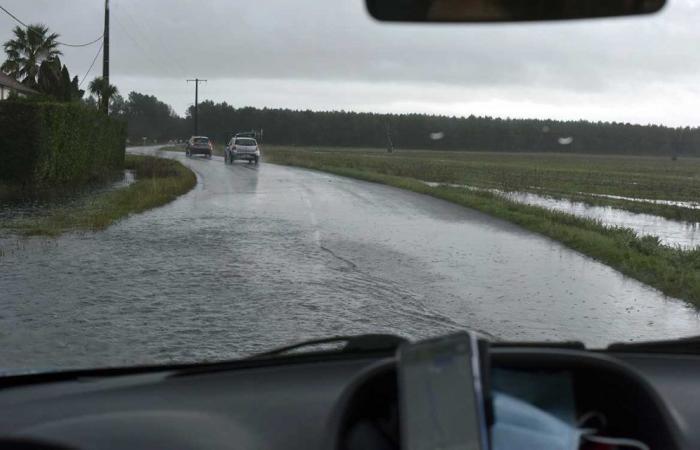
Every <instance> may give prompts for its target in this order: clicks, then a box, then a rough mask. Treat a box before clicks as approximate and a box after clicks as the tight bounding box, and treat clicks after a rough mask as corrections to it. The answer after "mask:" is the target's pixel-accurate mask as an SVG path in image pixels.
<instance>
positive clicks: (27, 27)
mask: <svg viewBox="0 0 700 450" xmlns="http://www.w3.org/2000/svg"><path fill="white" fill-rule="evenodd" d="M0 9H1V10H3V11H4V12H5V13H6V14H7V15H8V16H10V17H12V18H13V19H14V20H15V21H16V22H17V23H19V24H20V25H22V26H23V27H24V28H26V29H27V31H34V30H32V29H31V28H29V25H27V24H26V23H24V22H22V21H21V20H19V19H18V18H17V16H15V15H14V14H12V13H11V12H10V11H8V10H7V9H5V8H4V7H3V6H2V5H0ZM35 33H36V32H35ZM103 36H104V34H102V35H100V37H98V38H97V39H95V40H93V41H90V42H86V43H84V44H67V43H65V42H61V41H56V43H57V44H59V45H65V46H66V47H87V46H88V45H92V44H94V43H96V42H97V41H99V40H100V39H102V37H103Z"/></svg>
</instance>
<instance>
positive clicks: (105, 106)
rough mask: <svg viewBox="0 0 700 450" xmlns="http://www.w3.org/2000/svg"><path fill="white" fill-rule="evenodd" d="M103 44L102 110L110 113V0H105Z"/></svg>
mask: <svg viewBox="0 0 700 450" xmlns="http://www.w3.org/2000/svg"><path fill="white" fill-rule="evenodd" d="M102 44H103V45H102V81H104V92H103V93H102V112H103V113H105V114H109V98H107V96H106V95H105V94H106V93H107V91H108V90H109V0H105V30H104V37H103V41H102Z"/></svg>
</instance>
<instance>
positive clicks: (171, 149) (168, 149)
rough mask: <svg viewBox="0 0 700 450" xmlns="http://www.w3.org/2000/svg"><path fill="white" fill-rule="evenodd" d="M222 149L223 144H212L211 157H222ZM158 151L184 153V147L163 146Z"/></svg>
mask: <svg viewBox="0 0 700 450" xmlns="http://www.w3.org/2000/svg"><path fill="white" fill-rule="evenodd" d="M224 147H226V146H225V145H223V144H214V151H213V152H212V154H213V155H216V156H224ZM158 150H162V151H164V152H182V153H185V146H184V144H183V145H165V146H163V147H160V148H159V149H158Z"/></svg>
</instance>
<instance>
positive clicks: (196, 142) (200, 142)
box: [194, 138, 209, 144]
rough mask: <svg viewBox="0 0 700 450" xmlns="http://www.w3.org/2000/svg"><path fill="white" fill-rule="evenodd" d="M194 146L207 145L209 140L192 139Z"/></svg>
mask: <svg viewBox="0 0 700 450" xmlns="http://www.w3.org/2000/svg"><path fill="white" fill-rule="evenodd" d="M194 143H195V144H208V143H209V138H194Z"/></svg>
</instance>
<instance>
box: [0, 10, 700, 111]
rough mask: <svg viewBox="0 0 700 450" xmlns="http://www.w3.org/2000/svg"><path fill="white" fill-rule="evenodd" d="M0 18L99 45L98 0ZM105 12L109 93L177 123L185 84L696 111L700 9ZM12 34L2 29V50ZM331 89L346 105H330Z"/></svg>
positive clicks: (326, 103)
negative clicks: (616, 14)
mask: <svg viewBox="0 0 700 450" xmlns="http://www.w3.org/2000/svg"><path fill="white" fill-rule="evenodd" d="M3 4H4V5H5V6H6V7H7V8H9V9H11V10H13V11H15V12H16V13H17V14H18V15H19V16H20V17H21V18H23V20H25V21H27V22H37V21H40V22H44V23H46V24H48V25H49V26H51V28H53V29H55V30H57V31H58V32H60V33H61V34H62V36H63V39H64V40H65V41H86V40H90V39H92V38H94V37H95V36H97V35H99V33H100V32H101V20H102V16H101V7H102V4H103V3H102V2H101V1H99V0H97V1H87V0H86V1H80V0H73V1H60V2H57V1H55V0H29V1H27V0H13V1H7V0H6V1H5V2H4V3H3ZM111 5H112V8H111V11H112V34H111V39H112V46H111V52H112V55H111V56H112V57H111V60H112V74H113V77H114V79H115V80H117V81H119V80H122V81H123V84H124V86H120V88H121V89H122V91H124V90H125V88H126V87H128V89H140V87H144V88H145V87H148V88H149V89H151V90H152V92H153V93H155V94H156V95H158V96H161V95H162V96H163V97H165V98H169V101H171V102H172V103H173V104H174V106H175V107H176V109H178V110H179V111H182V110H183V109H184V106H186V104H187V102H188V101H189V91H188V90H187V86H186V85H183V83H182V79H183V78H186V77H192V76H200V77H204V78H208V79H210V80H212V81H210V83H209V85H208V86H207V87H205V89H204V90H203V92H204V95H205V96H206V95H207V92H209V93H210V94H215V95H216V97H214V98H215V99H216V100H223V99H225V100H227V101H229V102H230V103H234V104H241V103H240V102H241V101H242V100H246V101H247V103H250V104H258V105H262V104H266V105H268V106H276V105H283V106H293V107H304V106H305V105H306V106H309V107H315V108H321V109H334V108H340V107H346V108H349V107H355V108H372V109H375V110H404V109H406V108H409V107H410V108H417V109H419V110H425V111H428V112H445V113H458V114H462V113H466V112H470V111H473V112H474V113H477V114H478V113H479V112H480V111H479V110H475V109H476V108H477V107H478V108H481V111H485V113H491V114H499V115H516V116H517V115H521V114H524V115H528V111H532V114H540V113H543V114H553V115H555V116H562V117H569V115H570V114H571V115H573V117H587V118H595V117H590V115H593V116H596V115H597V116H598V117H601V118H604V119H608V118H609V117H608V116H609V115H610V116H612V117H613V118H614V117H615V114H619V115H621V120H634V121H642V122H644V121H670V122H677V123H692V122H693V121H694V120H695V118H694V116H693V114H694V113H693V112H692V111H691V110H690V109H688V110H685V109H683V108H684V104H683V103H684V102H680V103H679V102H676V103H675V105H676V106H675V108H676V109H675V110H673V111H671V107H670V106H669V111H664V110H663V108H661V111H659V108H658V107H657V108H652V109H655V111H648V112H643V113H640V112H639V111H637V110H636V109H635V104H634V103H636V108H639V107H642V106H644V101H642V102H641V103H639V101H637V102H635V98H636V99H639V98H640V97H643V98H645V99H652V97H654V96H655V95H659V94H660V93H662V92H663V93H665V94H664V97H663V99H669V98H681V99H687V98H689V97H692V98H694V99H697V98H698V95H699V94H698V91H697V89H696V88H695V87H694V86H695V84H697V80H696V77H697V74H698V72H699V71H700V51H698V50H697V42H698V41H700V31H698V30H697V29H696V27H695V26H694V25H695V23H697V20H698V19H700V9H699V8H698V6H697V3H696V2H694V1H682V0H678V1H673V0H669V7H667V8H666V10H665V11H663V12H662V13H661V14H659V15H657V16H655V17H652V18H641V19H639V18H635V19H615V20H603V21H583V22H567V23H560V24H538V25H507V26H503V25H480V26H414V25H386V24H379V23H377V22H374V21H373V20H372V19H370V18H369V17H368V16H367V14H366V13H365V10H364V5H363V0H296V1H288V0H269V1H250V0H248V1H231V0H209V1H201V0H196V1H195V0H189V1H179V2H175V1H165V0H163V1H155V0H152V1H136V0H111ZM11 25H12V23H11V21H10V20H9V18H7V17H0V38H2V39H3V40H4V39H5V38H6V37H7V36H9V30H10V28H11ZM96 50H97V49H96V48H94V47H92V48H87V49H65V53H66V55H65V59H66V62H68V63H69V66H70V67H71V69H72V71H73V72H76V73H82V72H84V70H85V69H87V66H88V65H89V63H90V61H91V59H92V57H93V56H94V52H95V51H96ZM96 69H97V70H95V71H94V72H93V73H94V74H97V73H99V70H100V66H99V64H98V65H97V66H96ZM339 86H342V90H343V91H345V92H352V96H351V97H348V96H344V95H337V94H338V87H339ZM378 86H382V87H380V88H379V89H378ZM245 89H248V90H247V91H246V90H245ZM250 89H265V91H264V92H262V91H258V92H257V95H256V93H255V92H250ZM144 90H145V89H144ZM334 92H335V95H334ZM387 92H388V93H391V95H392V96H391V97H389V96H387V95H386V93H387ZM300 93H303V96H301V95H300ZM263 98H264V102H263V101H261V99H263ZM338 98H344V102H343V103H340V104H339V103H338ZM663 99H661V98H660V99H659V100H663ZM377 100H379V101H380V102H378V101H377ZM654 102H656V100H653V101H652V100H649V102H648V103H654ZM499 105H500V106H499ZM499 108H504V109H502V110H499ZM678 108H681V111H679V110H678ZM492 110H493V111H492ZM576 111H580V114H579V116H576ZM607 113H610V114H607ZM661 113H663V114H665V115H664V116H659V114H661ZM665 117H667V119H665Z"/></svg>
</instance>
